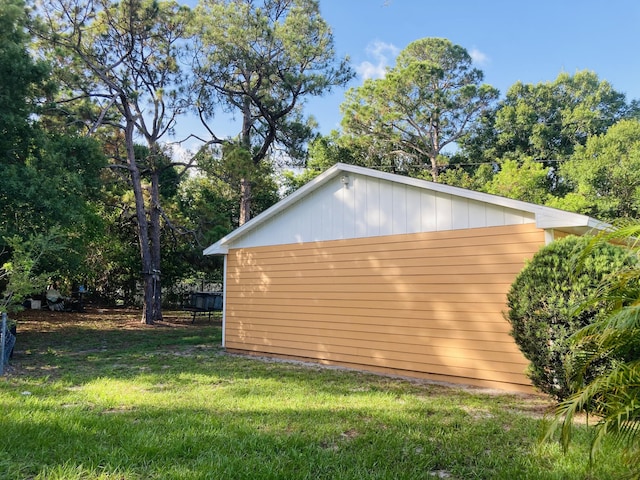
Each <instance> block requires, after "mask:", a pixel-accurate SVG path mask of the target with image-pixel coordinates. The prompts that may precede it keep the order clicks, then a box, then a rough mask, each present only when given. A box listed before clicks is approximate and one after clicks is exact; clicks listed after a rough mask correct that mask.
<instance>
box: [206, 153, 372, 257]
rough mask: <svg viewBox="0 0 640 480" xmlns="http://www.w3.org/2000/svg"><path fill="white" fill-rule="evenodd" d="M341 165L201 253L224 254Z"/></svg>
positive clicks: (323, 181) (338, 170)
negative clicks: (237, 241)
mask: <svg viewBox="0 0 640 480" xmlns="http://www.w3.org/2000/svg"><path fill="white" fill-rule="evenodd" d="M341 165H343V164H340V163H338V164H336V165H334V166H333V167H331V168H330V169H328V170H326V171H324V172H322V173H321V174H320V175H318V176H317V177H316V178H314V179H313V180H311V181H310V182H308V183H306V184H305V185H304V186H302V187H300V188H299V189H298V190H296V191H295V192H293V193H292V194H291V195H289V196H287V197H285V198H283V199H282V200H280V201H279V202H278V203H276V204H275V205H272V206H271V207H269V208H268V209H266V210H265V211H264V212H262V213H261V214H260V215H258V216H257V217H254V218H252V219H251V220H249V221H248V222H247V223H245V224H244V225H242V226H241V227H238V228H236V229H235V230H234V231H233V232H231V233H229V234H228V235H226V236H224V237H222V238H221V239H220V240H218V241H217V242H216V243H214V244H213V245H211V246H209V247H207V248H206V249H205V250H204V251H203V252H202V253H203V255H225V254H227V253H228V252H229V247H228V245H229V243H230V242H232V241H233V240H234V239H236V238H239V237H241V236H242V235H243V234H245V233H246V232H249V231H251V230H253V229H254V228H256V227H258V226H259V225H260V224H261V223H263V222H265V221H267V220H268V219H270V218H271V217H273V216H274V215H276V214H278V213H279V212H281V211H282V210H284V209H286V208H287V207H288V206H289V205H292V204H294V203H295V202H297V201H298V200H300V199H301V198H302V197H304V196H305V195H307V194H309V193H310V192H312V191H313V190H315V189H316V188H318V187H319V186H320V185H322V184H323V183H325V181H327V180H328V179H330V178H332V177H334V176H336V175H337V174H338V173H339V172H340V166H341ZM367 171H368V170H367Z"/></svg>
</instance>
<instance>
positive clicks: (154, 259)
mask: <svg viewBox="0 0 640 480" xmlns="http://www.w3.org/2000/svg"><path fill="white" fill-rule="evenodd" d="M152 155H153V153H152ZM151 160H152V162H153V161H154V159H153V158H152V159H151ZM149 208H150V212H149V220H150V236H151V267H152V273H153V277H152V281H153V303H152V318H153V320H154V321H160V320H162V286H161V277H160V262H161V255H160V174H159V172H158V166H157V165H154V167H153V170H152V174H151V205H150V206H149Z"/></svg>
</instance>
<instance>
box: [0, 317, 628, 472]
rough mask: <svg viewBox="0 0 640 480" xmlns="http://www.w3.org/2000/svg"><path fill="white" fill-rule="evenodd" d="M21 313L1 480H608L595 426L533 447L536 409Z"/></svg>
mask: <svg viewBox="0 0 640 480" xmlns="http://www.w3.org/2000/svg"><path fill="white" fill-rule="evenodd" d="M166 320H167V321H166V322H163V323H162V324H161V325H158V326H154V327H148V326H143V325H140V324H138V318H137V314H135V313H132V312H127V311H113V310H110V311H95V312H91V313H87V314H70V313H66V314H65V313H53V312H37V313H36V312H24V314H23V316H22V318H21V319H20V322H19V326H18V344H17V347H16V348H17V349H16V353H15V358H14V360H13V362H12V366H11V367H10V368H9V375H8V376H6V377H3V378H1V379H0V478H3V479H5V478H6V479H23V478H24V479H27V478H28V479H119V480H121V479H127V480H129V479H136V480H137V479H218V478H220V479H404V478H406V479H423V478H424V479H432V478H452V479H467V478H469V479H471V478H473V479H476V478H485V479H574V478H575V479H582V478H593V479H608V478H612V479H613V478H620V477H621V476H622V474H623V473H624V469H622V467H621V466H620V465H621V461H620V455H619V454H618V453H616V452H615V451H613V450H612V449H610V448H609V449H608V450H607V451H606V454H605V455H604V456H603V457H599V458H598V459H597V461H596V462H595V463H594V465H593V466H591V467H590V466H589V460H588V455H587V453H586V452H587V448H586V445H587V443H588V432H587V430H586V428H584V427H583V428H582V430H581V431H580V432H579V434H578V441H577V442H576V443H575V444H574V446H573V447H572V449H571V450H570V452H569V453H568V454H567V455H563V454H562V452H561V450H560V448H559V446H558V445H556V444H542V445H541V444H539V443H538V437H539V435H540V433H541V429H542V420H541V413H542V412H544V410H545V409H546V408H548V406H549V405H550V404H549V403H548V402H547V401H546V400H545V399H543V398H540V397H533V396H522V395H508V394H496V393H486V392H484V391H482V390H468V389H458V388H449V387H445V386H440V385H430V384H426V383H423V382H411V381H408V380H403V379H394V378H388V377H381V376H375V375H369V374H363V373H359V372H354V371H347V370H341V369H327V368H321V367H317V366H309V365H301V364H295V363H284V362H277V361H264V360H259V359H252V358H245V357H241V356H234V355H227V354H225V353H224V352H223V350H222V349H221V348H220V340H221V329H220V327H219V326H217V325H215V324H210V323H208V322H207V320H206V319H204V320H202V319H199V320H197V321H196V324H195V325H191V324H190V320H191V319H190V317H188V316H184V315H178V314H173V315H168V316H167V317H166Z"/></svg>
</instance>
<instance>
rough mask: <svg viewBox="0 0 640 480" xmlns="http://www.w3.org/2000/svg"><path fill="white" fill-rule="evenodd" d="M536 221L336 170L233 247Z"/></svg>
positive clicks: (505, 210)
mask: <svg viewBox="0 0 640 480" xmlns="http://www.w3.org/2000/svg"><path fill="white" fill-rule="evenodd" d="M533 222H535V215H534V214H533V213H531V212H524V211H519V210H515V209H511V208H507V207H503V206H497V205H491V204H488V203H484V202H480V201H476V200H472V199H468V198H462V197H457V196H455V195H451V194H447V193H442V192H436V191H432V190H425V189H421V188H418V187H414V186H411V185H405V184H401V183H397V182H392V181H388V180H384V179H379V178H375V177H369V176H366V175H359V174H354V173H349V174H348V183H344V181H343V176H336V177H333V178H331V179H330V180H329V181H327V182H326V183H325V184H324V185H322V186H320V187H319V188H317V189H316V190H314V191H313V192H311V193H310V194H308V195H306V196H304V197H303V198H301V199H300V200H299V201H297V202H296V203H294V204H293V205H290V206H288V208H286V209H284V210H282V211H280V212H279V213H278V214H276V215H274V216H272V217H271V218H269V219H268V220H266V221H264V222H262V223H261V224H260V225H259V226H257V227H256V228H255V229H251V230H248V231H247V232H246V233H245V234H244V235H242V236H241V237H240V238H238V239H237V240H236V241H234V242H233V247H234V248H244V247H256V246H266V245H281V244H291V243H304V242H313V241H321V240H340V239H347V238H360V237H372V236H382V235H398V234H405V233H419V232H434V231H442V230H457V229H463V228H478V227H492V226H502V225H514V224H522V223H533Z"/></svg>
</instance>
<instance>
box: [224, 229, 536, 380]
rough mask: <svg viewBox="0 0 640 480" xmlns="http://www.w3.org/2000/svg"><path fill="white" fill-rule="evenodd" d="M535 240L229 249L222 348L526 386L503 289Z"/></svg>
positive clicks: (365, 241)
mask: <svg viewBox="0 0 640 480" xmlns="http://www.w3.org/2000/svg"><path fill="white" fill-rule="evenodd" d="M544 243H545V233H544V230H542V229H540V228H537V227H536V226H535V224H533V223H526V224H519V225H509V226H498V227H485V228H470V229H461V230H449V231H439V232H427V233H411V234H402V235H389V236H377V237H369V238H355V239H345V240H329V241H319V242H307V243H299V244H285V245H275V246H266V247H264V246H263V247H251V248H231V249H230V250H229V253H228V256H227V267H226V275H227V278H226V305H225V333H224V335H225V339H224V340H225V347H226V348H227V349H228V350H231V351H241V352H245V353H247V352H249V353H255V354H261V355H275V356H280V357H295V358H302V359H310V360H313V361H318V362H322V363H327V364H334V365H344V366H350V367H356V368H360V369H363V370H371V371H377V372H384V373H397V374H402V375H408V376H415V377H422V378H429V379H434V380H440V381H448V382H454V383H464V384H470V385H477V386H482V387H491V388H501V389H506V390H519V391H527V392H529V391H532V387H531V384H530V382H529V380H528V378H527V377H526V376H525V374H524V371H525V369H526V367H527V364H528V362H527V360H526V359H525V358H524V357H523V355H522V354H521V353H520V351H519V350H518V347H517V346H516V344H515V342H514V341H513V339H512V337H511V336H510V335H509V330H510V326H509V324H508V322H507V321H506V320H505V319H504V316H503V312H504V311H505V310H506V294H507V292H508V290H509V287H510V285H511V283H512V282H513V280H514V279H515V277H516V275H517V274H518V272H520V270H521V269H522V268H523V266H524V262H525V260H526V259H529V258H531V257H532V256H533V254H534V253H536V252H537V251H538V250H539V249H540V247H541V246H543V245H544Z"/></svg>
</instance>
